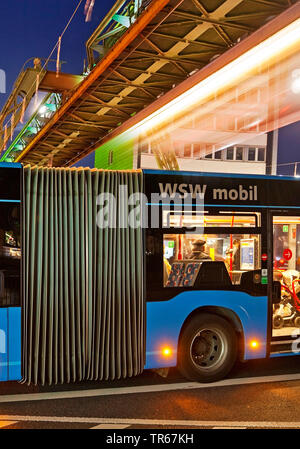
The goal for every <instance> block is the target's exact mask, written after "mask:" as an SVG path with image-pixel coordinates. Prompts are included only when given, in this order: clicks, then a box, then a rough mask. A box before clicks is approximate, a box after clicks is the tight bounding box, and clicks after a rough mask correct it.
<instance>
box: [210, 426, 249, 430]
mask: <svg viewBox="0 0 300 449" xmlns="http://www.w3.org/2000/svg"><path fill="white" fill-rule="evenodd" d="M213 429H230V430H233V429H234V430H236V429H247V427H229V426H222V427H213Z"/></svg>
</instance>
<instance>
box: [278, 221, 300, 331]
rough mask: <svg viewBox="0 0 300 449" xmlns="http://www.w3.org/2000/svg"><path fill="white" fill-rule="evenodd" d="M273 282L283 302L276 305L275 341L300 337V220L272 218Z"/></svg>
mask: <svg viewBox="0 0 300 449" xmlns="http://www.w3.org/2000/svg"><path fill="white" fill-rule="evenodd" d="M273 279H274V280H275V281H279V282H280V283H281V300H280V302H279V303H278V304H273V330H272V335H273V337H279V336H291V335H296V334H297V335H298V334H299V333H300V217H298V216H286V215H282V216H273Z"/></svg>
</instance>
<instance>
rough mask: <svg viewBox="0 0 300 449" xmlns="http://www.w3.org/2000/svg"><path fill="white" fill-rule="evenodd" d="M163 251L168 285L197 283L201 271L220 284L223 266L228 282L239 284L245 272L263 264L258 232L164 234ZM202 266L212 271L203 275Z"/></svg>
mask: <svg viewBox="0 0 300 449" xmlns="http://www.w3.org/2000/svg"><path fill="white" fill-rule="evenodd" d="M163 251H164V253H163V270H164V287H193V286H194V284H195V281H196V279H197V276H198V274H199V276H200V279H201V282H202V283H203V284H208V283H211V284H212V285H213V284H214V283H215V284H216V283H217V282H219V281H220V279H219V277H220V271H219V270H220V268H221V273H223V274H222V275H223V277H224V281H225V280H226V281H227V285H236V284H239V283H240V280H241V276H242V273H244V272H247V271H253V270H256V269H259V268H260V235H257V234H251V233H247V234H246V233H245V234H164V236H163ZM204 262H210V263H212V265H210V264H209V266H208V265H207V264H205V265H203V267H202V264H203V263H204ZM214 262H223V263H221V264H220V263H218V264H215V265H213V263H214ZM214 267H215V268H214ZM214 269H215V270H216V272H215V273H214ZM201 270H202V271H203V270H206V273H209V275H208V274H207V275H206V276H207V277H205V276H204V277H203V278H201V274H202V272H201ZM222 270H223V272H222ZM224 274H225V275H226V276H224ZM208 277H209V279H208ZM225 278H226V279H225Z"/></svg>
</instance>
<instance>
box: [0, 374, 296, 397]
mask: <svg viewBox="0 0 300 449" xmlns="http://www.w3.org/2000/svg"><path fill="white" fill-rule="evenodd" d="M292 380H300V373H299V374H283V375H278V376H261V377H246V378H239V379H225V380H221V381H219V382H213V383H210V384H200V383H198V382H182V383H174V384H161V385H143V386H136V387H116V388H101V386H99V388H98V389H95V390H94V389H93V390H92V389H91V390H79V391H77V390H76V391H57V392H51V393H33V394H13V395H0V403H4V402H24V401H26V402H27V401H45V400H53V399H73V398H91V397H98V396H113V395H120V394H136V393H160V392H164V391H176V390H197V389H203V388H220V387H231V386H236V385H250V384H259V383H269V382H286V381H292Z"/></svg>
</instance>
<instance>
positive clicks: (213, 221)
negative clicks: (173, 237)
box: [163, 210, 260, 228]
mask: <svg viewBox="0 0 300 449" xmlns="http://www.w3.org/2000/svg"><path fill="white" fill-rule="evenodd" d="M195 226H197V227H255V226H260V214H259V213H253V214H251V215H250V214H247V215H242V214H239V213H235V214H234V215H232V213H230V214H228V215H208V214H205V213H203V214H200V213H197V212H195V213H192V212H185V213H184V214H183V213H182V211H178V212H174V211H169V210H164V211H163V227H167V228H174V227H176V228H181V227H187V228H188V227H195Z"/></svg>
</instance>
